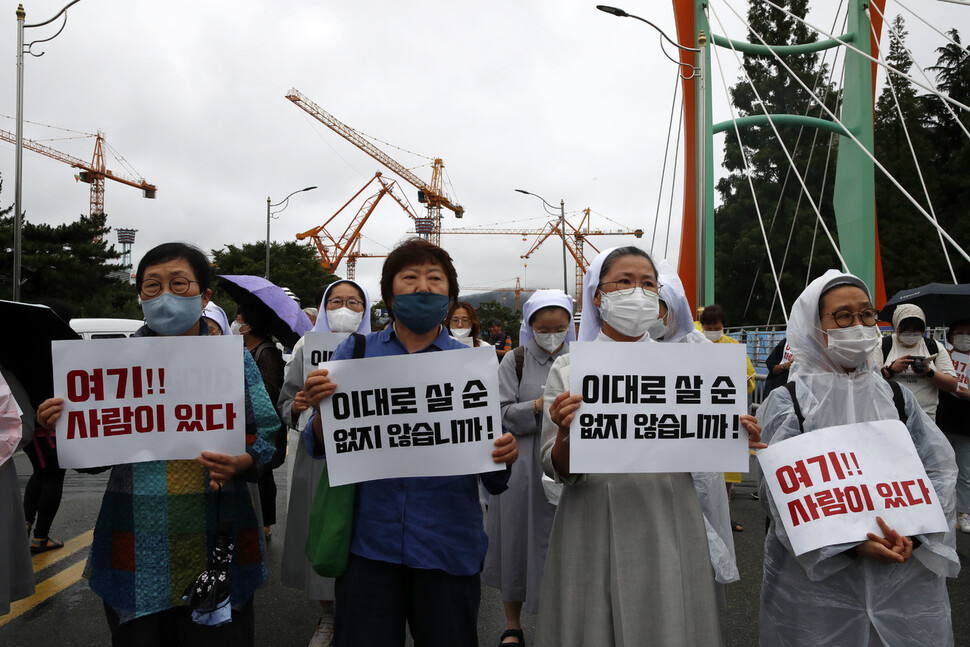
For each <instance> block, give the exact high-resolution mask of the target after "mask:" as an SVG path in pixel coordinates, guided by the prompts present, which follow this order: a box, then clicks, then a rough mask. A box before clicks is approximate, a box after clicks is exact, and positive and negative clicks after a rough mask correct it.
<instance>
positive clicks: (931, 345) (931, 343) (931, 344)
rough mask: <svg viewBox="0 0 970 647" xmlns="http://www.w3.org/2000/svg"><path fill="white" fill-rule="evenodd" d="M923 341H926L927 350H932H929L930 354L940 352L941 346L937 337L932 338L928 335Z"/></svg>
mask: <svg viewBox="0 0 970 647" xmlns="http://www.w3.org/2000/svg"><path fill="white" fill-rule="evenodd" d="M923 341H925V342H926V350H928V351H930V352H929V354H930V355H935V354H937V353H939V352H940V347H939V346H938V345H937V343H936V340H935V339H930V338H929V337H927V338H926V339H924V340H923Z"/></svg>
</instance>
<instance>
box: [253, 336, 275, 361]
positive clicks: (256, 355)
mask: <svg viewBox="0 0 970 647" xmlns="http://www.w3.org/2000/svg"><path fill="white" fill-rule="evenodd" d="M271 347H272V348H276V344H274V343H273V342H271V341H264V342H263V343H262V344H260V345H259V346H257V347H256V350H255V352H254V353H253V360H254V361H256V362H259V356H260V355H262V354H263V351H264V350H266V349H267V348H271Z"/></svg>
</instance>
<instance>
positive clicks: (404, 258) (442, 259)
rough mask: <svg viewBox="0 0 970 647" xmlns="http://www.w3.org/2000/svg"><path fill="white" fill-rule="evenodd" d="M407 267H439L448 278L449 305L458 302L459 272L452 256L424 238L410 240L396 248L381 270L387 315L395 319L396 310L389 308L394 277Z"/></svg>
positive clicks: (383, 297)
mask: <svg viewBox="0 0 970 647" xmlns="http://www.w3.org/2000/svg"><path fill="white" fill-rule="evenodd" d="M407 265H438V266H440V267H441V269H443V270H444V271H445V276H446V277H447V278H448V303H449V305H450V304H452V303H454V302H455V301H457V300H458V272H456V271H455V265H454V263H452V261H451V256H450V255H449V254H448V252H446V251H445V250H443V249H442V248H440V247H438V246H437V245H433V244H432V243H430V242H428V241H426V240H424V239H423V238H409V239H407V240H405V241H404V242H403V243H401V244H400V245H398V246H397V247H395V248H394V249H393V250H392V251H391V253H390V254H388V255H387V260H386V261H384V267H383V269H382V270H381V298H382V299H383V300H384V305H385V306H388V307H387V315H388V316H389V317H390V318H391V319H394V310H393V308H391V307H389V306H390V304H391V301H392V300H393V299H394V277H395V276H396V275H397V273H398V272H400V271H401V270H402V269H403V268H404V267H405V266H407Z"/></svg>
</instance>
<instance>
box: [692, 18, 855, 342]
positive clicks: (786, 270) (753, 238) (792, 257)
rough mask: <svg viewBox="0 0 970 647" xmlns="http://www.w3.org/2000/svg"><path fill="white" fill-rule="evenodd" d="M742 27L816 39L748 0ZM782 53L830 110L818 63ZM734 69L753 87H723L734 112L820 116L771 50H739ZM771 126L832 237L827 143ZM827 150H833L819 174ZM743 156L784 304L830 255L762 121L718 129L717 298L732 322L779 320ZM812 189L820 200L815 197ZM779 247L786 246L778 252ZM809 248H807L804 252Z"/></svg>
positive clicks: (777, 36)
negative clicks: (740, 59) (721, 171)
mask: <svg viewBox="0 0 970 647" xmlns="http://www.w3.org/2000/svg"><path fill="white" fill-rule="evenodd" d="M779 4H781V5H784V6H786V7H787V8H788V9H789V11H791V12H792V13H793V14H794V15H796V16H800V17H802V18H804V17H805V14H806V13H807V11H808V0H785V1H784V2H781V3H779ZM748 24H749V26H750V31H749V35H748V39H749V40H750V41H751V42H754V43H760V42H761V41H760V40H759V38H758V37H757V36H755V35H754V34H755V33H757V34H758V35H760V36H761V37H762V38H764V40H765V42H767V43H768V44H769V45H795V44H805V43H811V42H814V41H816V40H817V38H818V37H817V35H816V34H815V33H814V32H813V31H811V30H809V28H808V27H806V26H805V25H804V24H803V23H801V22H799V21H797V20H795V19H794V18H791V17H789V16H788V15H787V14H785V13H784V12H782V11H779V10H778V9H774V8H772V7H767V6H765V5H764V4H763V3H760V2H751V3H750V5H749V9H748ZM783 60H784V62H785V64H786V65H787V66H788V67H790V68H791V69H792V71H793V72H794V73H795V74H796V75H797V76H798V78H799V79H801V80H802V81H803V82H804V83H805V84H806V85H807V86H808V87H813V88H815V93H816V94H817V95H819V96H820V97H823V98H824V99H825V103H826V105H827V106H828V107H829V108H830V109H834V108H835V106H836V103H837V100H838V93H837V92H836V91H835V89H834V88H833V87H832V86H831V85H830V84H829V83H828V82H827V76H828V66H827V65H821V64H820V63H819V56H818V54H802V55H799V56H787V57H784V59H783ZM743 67H744V70H745V72H746V74H747V76H748V77H750V79H751V81H752V83H753V84H754V86H755V87H756V88H757V90H758V94H757V95H756V94H755V92H754V90H753V89H752V87H751V84H749V83H748V81H747V80H746V79H742V80H741V81H739V82H738V83H737V84H735V85H734V86H733V87H732V88H731V99H732V102H733V104H734V106H735V108H736V112H737V116H738V117H744V116H748V115H761V114H764V112H765V111H767V112H768V113H769V114H802V115H804V114H809V115H811V116H817V117H822V118H824V117H825V114H824V111H823V110H822V108H821V107H820V106H818V105H816V102H815V100H814V99H813V98H812V96H811V95H810V94H809V93H808V92H807V91H805V90H804V89H803V88H802V87H801V85H799V84H798V82H796V81H795V80H794V79H793V78H791V75H790V74H789V72H788V71H787V70H786V69H785V68H784V67H782V65H781V63H779V61H778V60H777V59H776V58H775V57H774V56H771V55H769V56H760V55H752V54H746V55H745V56H744V63H743ZM759 96H760V102H759ZM762 102H763V105H762ZM776 128H777V129H778V132H779V135H780V137H781V140H782V141H783V142H784V143H785V147H786V148H787V149H788V151H789V152H790V153H791V155H792V158H793V159H794V162H795V167H796V169H797V170H798V173H799V174H800V175H801V176H802V177H803V178H804V180H805V184H806V185H807V186H808V188H809V190H810V191H812V193H813V196H814V199H815V202H816V204H817V205H818V206H819V209H820V211H821V213H822V217H823V218H824V220H825V222H826V224H827V225H828V226H829V228H830V230H831V231H832V232H833V235H834V232H835V222H834V221H835V218H834V211H833V208H832V203H831V196H832V187H833V185H834V181H835V173H834V171H833V170H832V169H834V150H831V151H830V137H829V135H828V134H823V133H816V132H815V131H813V130H810V129H805V130H803V129H801V128H800V127H798V126H790V125H789V126H782V125H780V124H777V123H776ZM830 153H831V154H832V155H833V156H832V158H831V161H830V164H829V170H828V172H826V163H827V161H829V160H828V155H829V154H830ZM745 158H747V160H748V165H749V166H750V173H751V179H752V183H753V184H754V192H755V195H756V197H757V204H758V207H760V209H761V216H762V219H763V222H764V228H765V231H766V232H767V234H768V244H769V246H770V249H771V250H772V255H773V258H774V259H775V265H776V268H777V270H778V272H779V274H780V276H779V280H780V283H781V288H782V293H783V294H784V295H785V297H786V303H787V304H788V305H790V303H791V300H792V299H793V298H794V297H795V295H797V294H799V293H800V292H801V291H802V289H803V288H804V285H805V283H806V278H807V277H808V275H809V274H810V273H813V272H814V273H816V274H817V273H818V272H819V271H821V270H823V269H825V268H828V267H835V266H836V257H835V254H834V253H833V252H832V250H831V246H830V245H828V243H827V241H825V239H824V237H823V236H824V234H823V232H822V230H821V229H820V228H818V227H817V225H816V221H817V217H816V215H815V211H814V209H813V208H812V206H811V203H810V202H809V200H808V199H807V198H805V197H804V196H803V194H802V188H801V184H800V183H799V181H798V179H797V178H796V177H795V175H794V174H793V172H792V171H791V167H790V164H789V162H788V159H787V157H786V156H785V153H784V151H783V150H782V147H781V144H780V143H779V141H778V139H777V138H776V137H775V134H774V131H773V130H772V128H771V126H770V125H764V126H755V127H752V128H747V129H744V130H742V131H741V141H739V140H738V136H737V134H736V133H735V131H734V130H733V129H730V130H728V131H727V133H726V138H725V143H724V167H725V169H726V170H727V171H728V172H729V174H728V175H727V176H726V177H724V178H722V179H721V180H720V181H719V182H718V183H717V190H718V192H719V194H720V198H721V203H720V205H719V206H718V207H717V209H716V210H715V217H714V223H715V224H714V227H715V232H714V257H715V268H716V270H715V272H716V273H715V290H716V293H717V300H718V302H719V303H721V304H723V305H725V307H727V308H728V309H729V311H730V313H731V318H732V319H733V320H734V321H737V322H738V323H760V324H763V323H766V322H768V319H769V313H771V322H774V323H777V322H781V321H782V315H781V308H780V306H779V305H778V304H777V303H776V302H775V286H774V279H773V278H772V276H771V270H770V266H769V264H768V262H767V253H766V250H765V243H764V239H763V238H762V234H761V228H760V226H759V225H758V221H757V220H756V218H757V210H756V209H755V201H754V198H753V197H752V192H751V190H750V188H749V184H748V177H747V171H746V170H745ZM819 196H824V198H823V199H819ZM786 249H787V250H789V251H788V253H787V258H784V257H785V251H786ZM796 250H797V251H796ZM809 250H814V252H813V253H812V254H810V253H809ZM701 305H703V304H701Z"/></svg>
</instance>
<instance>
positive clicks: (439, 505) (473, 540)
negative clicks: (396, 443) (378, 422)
mask: <svg viewBox="0 0 970 647" xmlns="http://www.w3.org/2000/svg"><path fill="white" fill-rule="evenodd" d="M461 348H465V345H464V344H462V343H461V342H459V341H457V340H455V339H453V338H452V337H450V336H449V335H448V333H447V331H446V330H445V328H444V327H442V328H441V332H440V333H439V334H438V336H437V337H436V338H435V339H434V341H433V342H431V344H430V345H429V346H428V347H427V348H424V349H423V350H420V351H418V352H421V353H427V352H434V351H441V350H453V349H461ZM353 353H354V338H353V337H350V338H349V339H347V340H345V341H344V342H343V343H341V344H340V346H338V347H337V349H336V350H335V351H334V354H333V356H332V357H331V358H330V359H331V360H338V359H350V358H352V357H353ZM407 354H408V351H407V349H406V348H405V347H404V345H403V344H401V342H400V340H399V339H398V338H397V335H396V334H395V333H394V331H393V330H392V329H391V328H388V329H386V330H382V331H380V332H375V333H371V334H369V335H367V348H366V351H365V353H364V357H388V356H392V355H407ZM303 439H304V442H305V443H306V447H307V450H308V451H309V452H310V455H311V456H313V457H314V458H321V457H322V456H323V448H322V447H321V446H320V445H319V443H317V440H316V437H315V436H314V435H313V419H312V418H311V420H310V422H309V423H308V424H307V426H306V428H305V429H304V430H303ZM510 473H511V467H509V468H507V469H504V470H500V471H497V472H488V473H486V474H481V475H474V474H467V475H462V476H435V477H424V478H392V479H380V480H377V481H366V482H364V483H358V484H357V487H356V491H355V492H356V504H355V506H354V529H353V536H352V539H351V544H350V552H352V553H353V554H355V555H359V556H361V557H365V558H367V559H374V560H379V561H382V562H389V563H392V564H403V565H404V566H408V567H410V568H422V569H440V570H443V571H445V572H446V573H450V574H452V575H473V574H475V573H478V572H479V571H481V569H482V562H483V561H484V559H485V551H486V549H487V548H488V538H487V536H486V535H485V530H484V528H483V527H482V509H481V506H480V505H479V502H478V480H479V478H481V481H482V484H483V485H484V486H485V488H486V489H487V490H488V491H489V492H491V493H492V494H499V493H500V492H503V491H504V490H505V489H506V488H507V487H508V480H509V474H510Z"/></svg>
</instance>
